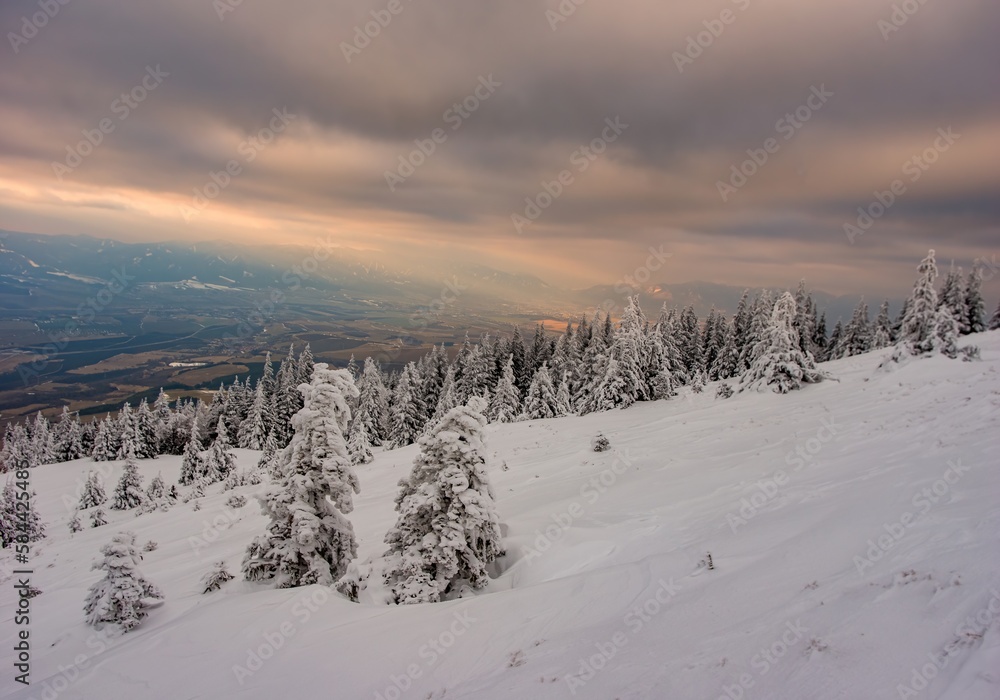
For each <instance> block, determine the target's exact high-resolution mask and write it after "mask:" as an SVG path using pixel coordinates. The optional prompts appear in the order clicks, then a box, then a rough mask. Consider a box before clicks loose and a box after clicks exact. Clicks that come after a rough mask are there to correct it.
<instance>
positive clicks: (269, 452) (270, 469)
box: [257, 430, 278, 474]
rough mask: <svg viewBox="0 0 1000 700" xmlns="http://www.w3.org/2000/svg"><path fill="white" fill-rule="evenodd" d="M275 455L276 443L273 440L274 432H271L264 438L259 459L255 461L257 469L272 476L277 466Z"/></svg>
mask: <svg viewBox="0 0 1000 700" xmlns="http://www.w3.org/2000/svg"><path fill="white" fill-rule="evenodd" d="M277 455H278V441H277V440H275V439H274V431H273V430H271V431H269V432H268V433H267V437H266V438H264V445H263V446H262V449H261V453H260V459H259V460H258V461H257V468H258V469H262V470H264V471H266V472H267V473H269V474H274V473H275V472H274V469H275V467H276V466H277Z"/></svg>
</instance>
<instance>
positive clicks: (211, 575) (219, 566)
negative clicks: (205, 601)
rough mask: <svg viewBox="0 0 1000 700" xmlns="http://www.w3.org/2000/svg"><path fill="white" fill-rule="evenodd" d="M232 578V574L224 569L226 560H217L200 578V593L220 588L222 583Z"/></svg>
mask: <svg viewBox="0 0 1000 700" xmlns="http://www.w3.org/2000/svg"><path fill="white" fill-rule="evenodd" d="M232 580H233V575H232V574H231V573H229V572H228V571H227V570H226V562H224V561H217V562H215V565H214V566H213V567H212V570H211V571H209V572H208V573H207V574H205V575H204V576H203V577H202V579H201V583H202V591H201V592H202V594H205V593H211V592H212V591H217V590H219V589H220V588H222V585H223V584H225V583H228V582H229V581H232Z"/></svg>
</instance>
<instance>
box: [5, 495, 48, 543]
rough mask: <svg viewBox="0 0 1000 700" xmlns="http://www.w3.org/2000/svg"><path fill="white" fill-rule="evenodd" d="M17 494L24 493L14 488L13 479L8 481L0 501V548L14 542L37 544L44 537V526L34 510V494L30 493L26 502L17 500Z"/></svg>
mask: <svg viewBox="0 0 1000 700" xmlns="http://www.w3.org/2000/svg"><path fill="white" fill-rule="evenodd" d="M19 493H24V492H23V491H22V490H21V489H20V488H18V487H16V486H15V481H14V479H10V480H8V481H7V484H6V485H5V486H4V488H3V496H2V499H0V548H6V547H9V546H10V545H12V544H14V543H15V542H20V543H27V542H37V541H38V540H40V539H42V538H43V537H45V525H44V523H42V519H41V517H40V516H39V515H38V511H37V510H36V509H35V501H36V500H37V499H36V494H35V492H34V491H32V492H31V495H30V496H29V498H28V499H27V501H25V500H24V499H18V494H19Z"/></svg>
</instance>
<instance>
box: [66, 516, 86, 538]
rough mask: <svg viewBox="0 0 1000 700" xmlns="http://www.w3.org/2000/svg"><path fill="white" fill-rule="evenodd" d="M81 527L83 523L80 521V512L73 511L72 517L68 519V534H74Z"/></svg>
mask: <svg viewBox="0 0 1000 700" xmlns="http://www.w3.org/2000/svg"><path fill="white" fill-rule="evenodd" d="M82 529H83V525H82V524H81V523H80V514H79V513H73V517H72V518H70V519H69V532H70V534H75V533H77V532H80V531H81V530H82Z"/></svg>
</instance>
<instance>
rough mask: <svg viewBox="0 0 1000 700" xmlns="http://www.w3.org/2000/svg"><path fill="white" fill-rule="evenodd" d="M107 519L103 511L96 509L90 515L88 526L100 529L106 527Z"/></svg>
mask: <svg viewBox="0 0 1000 700" xmlns="http://www.w3.org/2000/svg"><path fill="white" fill-rule="evenodd" d="M107 524H108V519H107V517H105V515H104V509H103V508H98V509H97V510H95V511H94V512H93V513H91V514H90V526H91V527H101V526H102V525H107Z"/></svg>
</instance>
